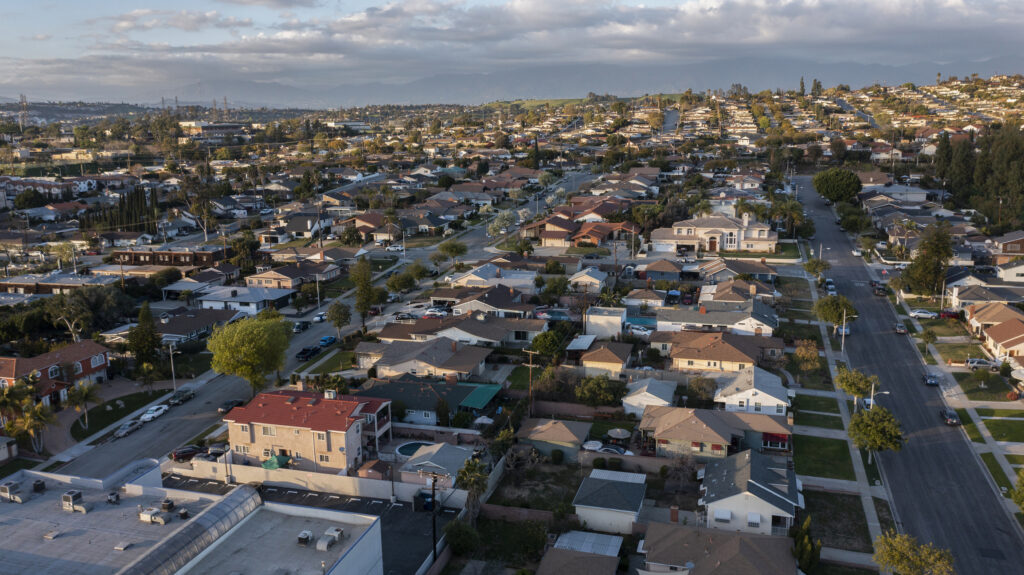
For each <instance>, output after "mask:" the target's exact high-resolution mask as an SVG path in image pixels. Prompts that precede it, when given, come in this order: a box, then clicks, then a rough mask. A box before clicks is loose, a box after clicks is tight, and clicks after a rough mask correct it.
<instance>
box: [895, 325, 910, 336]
mask: <svg viewBox="0 0 1024 575" xmlns="http://www.w3.org/2000/svg"><path fill="white" fill-rule="evenodd" d="M893 330H894V331H895V332H896V333H900V334H903V333H907V326H905V325H903V324H902V323H898V324H896V325H895V326H894V327H893Z"/></svg>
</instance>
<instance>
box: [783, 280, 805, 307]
mask: <svg viewBox="0 0 1024 575" xmlns="http://www.w3.org/2000/svg"><path fill="white" fill-rule="evenodd" d="M775 287H776V288H778V290H779V293H781V294H782V295H784V296H786V297H788V298H789V299H791V300H796V301H799V300H806V301H807V302H811V286H810V284H809V283H807V280H805V279H804V278H794V277H787V276H779V277H777V278H776V279H775ZM808 305H809V304H808Z"/></svg>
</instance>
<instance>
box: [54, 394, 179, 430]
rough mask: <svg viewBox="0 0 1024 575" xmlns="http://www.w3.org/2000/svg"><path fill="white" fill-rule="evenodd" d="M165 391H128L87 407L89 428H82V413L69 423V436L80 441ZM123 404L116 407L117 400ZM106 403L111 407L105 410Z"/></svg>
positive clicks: (154, 399) (157, 397)
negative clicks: (125, 393) (128, 392)
mask: <svg viewBox="0 0 1024 575" xmlns="http://www.w3.org/2000/svg"><path fill="white" fill-rule="evenodd" d="M164 393H166V391H153V392H152V393H151V392H148V391H140V392H137V393H130V394H128V395H122V396H121V397H118V398H117V399H112V400H110V401H108V402H107V403H101V404H100V405H97V406H94V407H92V408H90V409H89V429H83V428H82V425H81V423H80V422H81V421H82V420H83V418H84V414H83V415H82V416H81V417H79V419H78V420H77V421H75V422H74V423H72V424H71V437H73V438H74V439H75V441H82V440H83V439H85V438H87V437H89V436H90V435H92V434H94V433H96V432H97V431H100V430H102V429H104V428H106V427H107V426H108V425H110V424H112V423H114V422H115V421H118V420H120V419H122V418H124V417H126V416H127V415H128V414H130V413H131V412H133V411H135V410H136V409H139V408H140V407H142V406H144V405H146V404H148V403H150V402H153V401H156V400H157V399H159V398H160V397H161V396H162V395H163V394H164ZM119 401H120V402H121V403H122V404H124V407H118V403H117V402H119ZM107 405H109V406H110V407H111V409H110V411H107Z"/></svg>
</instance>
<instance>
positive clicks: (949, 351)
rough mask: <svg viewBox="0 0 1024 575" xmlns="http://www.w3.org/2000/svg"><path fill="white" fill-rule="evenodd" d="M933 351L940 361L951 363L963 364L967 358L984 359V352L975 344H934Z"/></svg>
mask: <svg viewBox="0 0 1024 575" xmlns="http://www.w3.org/2000/svg"><path fill="white" fill-rule="evenodd" d="M935 350H936V351H938V352H939V355H941V356H942V359H943V360H945V361H952V362H953V363H961V364H962V363H964V362H965V361H967V358H969V357H980V358H984V357H986V356H985V352H984V351H982V349H981V346H980V345H978V344H976V343H936V344H935Z"/></svg>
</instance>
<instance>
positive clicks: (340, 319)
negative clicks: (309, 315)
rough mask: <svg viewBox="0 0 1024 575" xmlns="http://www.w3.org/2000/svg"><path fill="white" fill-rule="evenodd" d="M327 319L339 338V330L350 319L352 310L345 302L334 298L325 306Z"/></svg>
mask: <svg viewBox="0 0 1024 575" xmlns="http://www.w3.org/2000/svg"><path fill="white" fill-rule="evenodd" d="M327 321H329V322H331V325H333V326H334V329H336V330H338V339H339V340H340V339H341V330H342V329H343V328H345V326H347V325H348V324H349V322H350V321H352V310H351V309H350V308H349V307H348V305H347V304H344V303H342V302H340V301H337V300H335V301H334V303H332V304H331V307H329V308H327Z"/></svg>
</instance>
